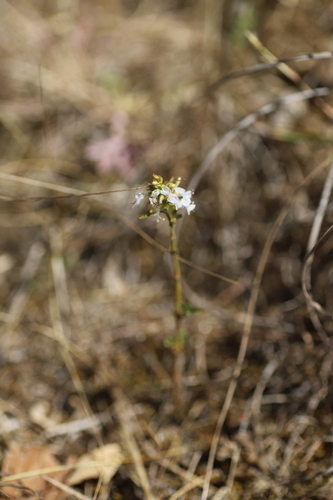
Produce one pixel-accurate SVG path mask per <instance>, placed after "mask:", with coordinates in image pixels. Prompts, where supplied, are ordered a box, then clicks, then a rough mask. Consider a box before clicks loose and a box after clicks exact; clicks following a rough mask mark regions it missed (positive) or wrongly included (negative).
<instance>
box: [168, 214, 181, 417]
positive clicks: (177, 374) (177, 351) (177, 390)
mask: <svg viewBox="0 0 333 500" xmlns="http://www.w3.org/2000/svg"><path fill="white" fill-rule="evenodd" d="M168 219H169V224H170V242H171V254H172V258H173V269H174V283H175V319H176V335H175V342H174V347H173V350H174V356H175V359H174V370H173V383H174V403H175V405H177V407H178V408H180V407H182V406H183V403H184V400H183V397H182V393H183V372H184V338H183V332H182V328H181V323H182V318H183V316H184V310H183V293H182V279H181V271H180V263H179V251H178V247H177V240H176V231H175V224H176V222H177V219H176V218H175V217H168Z"/></svg>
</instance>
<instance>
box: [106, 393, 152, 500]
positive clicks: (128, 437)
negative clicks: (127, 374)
mask: <svg viewBox="0 0 333 500" xmlns="http://www.w3.org/2000/svg"><path fill="white" fill-rule="evenodd" d="M114 392H115V396H116V398H117V401H116V413H117V416H118V419H119V421H120V425H121V428H122V432H123V436H124V441H125V444H126V447H127V448H128V453H129V455H130V456H131V458H132V460H133V464H134V467H135V471H136V474H137V476H138V481H139V484H140V486H141V488H142V489H143V491H144V493H145V498H146V499H147V500H154V498H155V497H154V495H153V493H152V491H151V486H150V483H149V479H148V475H147V472H146V469H145V467H144V464H143V458H142V455H141V452H140V449H139V446H138V444H137V441H136V438H135V436H134V434H133V429H132V427H133V423H132V417H131V413H130V411H129V408H128V403H127V401H126V399H125V397H124V396H123V395H122V393H121V391H120V390H119V389H115V390H114Z"/></svg>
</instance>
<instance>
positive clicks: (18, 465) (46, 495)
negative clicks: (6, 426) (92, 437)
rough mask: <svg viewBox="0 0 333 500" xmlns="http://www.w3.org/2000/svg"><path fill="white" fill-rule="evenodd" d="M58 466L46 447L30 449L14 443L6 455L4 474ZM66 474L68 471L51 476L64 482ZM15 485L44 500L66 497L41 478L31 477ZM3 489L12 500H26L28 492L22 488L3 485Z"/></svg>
mask: <svg viewBox="0 0 333 500" xmlns="http://www.w3.org/2000/svg"><path fill="white" fill-rule="evenodd" d="M58 465H59V462H58V461H57V459H56V458H55V457H54V455H52V453H51V452H50V450H49V448H48V447H47V446H45V445H36V446H31V447H29V448H28V447H25V446H22V445H20V444H17V443H12V444H11V445H10V446H9V450H8V452H7V453H6V455H5V458H4V461H3V464H2V472H3V473H4V474H6V475H7V474H9V475H14V474H20V473H23V472H29V471H37V470H40V469H45V468H48V467H56V466H58ZM66 474H67V471H61V472H54V473H52V474H50V476H52V477H53V478H54V479H57V480H58V481H62V480H63V479H64V477H65V475H66ZM15 484H17V485H18V486H21V487H22V486H23V487H25V488H30V489H31V490H33V491H34V492H35V493H36V495H38V496H39V497H41V498H43V500H55V499H56V500H62V499H63V498H65V497H66V494H65V493H64V492H62V491H61V490H59V489H58V488H56V487H55V486H53V485H51V484H49V483H48V482H47V481H45V479H43V477H41V476H35V477H29V478H27V479H24V480H20V481H17V483H15ZM1 489H2V490H3V491H4V493H5V494H6V495H8V496H9V497H11V498H26V490H24V489H22V488H21V489H20V488H15V487H13V486H6V485H1Z"/></svg>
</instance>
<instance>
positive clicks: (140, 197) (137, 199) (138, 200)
mask: <svg viewBox="0 0 333 500" xmlns="http://www.w3.org/2000/svg"><path fill="white" fill-rule="evenodd" d="M144 197H145V195H144V194H143V193H139V194H136V195H135V196H134V198H135V201H134V202H133V203H132V208H134V207H138V206H139V205H140V203H141V201H142V200H143V199H144Z"/></svg>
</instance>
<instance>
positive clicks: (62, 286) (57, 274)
mask: <svg viewBox="0 0 333 500" xmlns="http://www.w3.org/2000/svg"><path fill="white" fill-rule="evenodd" d="M50 246H51V253H52V254H51V268H52V274H53V281H54V290H55V300H52V299H51V298H50V311H51V316H52V321H53V325H54V329H53V331H54V334H55V335H57V336H59V345H60V346H61V349H60V350H61V354H62V356H63V359H64V362H65V364H66V367H67V369H68V371H69V373H70V375H71V378H72V381H73V384H74V387H75V389H76V391H77V393H78V395H79V396H80V399H81V402H82V406H83V408H84V411H85V412H86V415H87V417H92V416H93V412H92V410H91V407H90V404H89V401H88V398H87V395H86V393H85V390H84V387H83V384H82V381H81V379H80V376H79V374H78V371H77V368H76V366H75V363H74V361H73V358H72V356H71V353H70V351H69V350H68V348H67V346H66V347H63V345H64V344H65V345H66V342H64V341H63V340H61V339H62V338H63V337H65V338H66V334H65V330H64V328H67V329H68V328H69V325H68V323H66V324H65V325H64V321H66V317H68V313H69V296H68V291H67V282H66V270H65V267H64V262H63V256H62V236H61V231H60V230H59V229H58V228H56V227H53V228H51V230H50ZM66 297H67V300H66ZM92 422H93V423H94V420H92ZM94 433H95V436H96V439H97V442H98V444H99V445H100V446H102V445H103V440H102V437H101V433H100V429H99V427H98V426H94Z"/></svg>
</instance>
